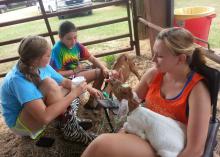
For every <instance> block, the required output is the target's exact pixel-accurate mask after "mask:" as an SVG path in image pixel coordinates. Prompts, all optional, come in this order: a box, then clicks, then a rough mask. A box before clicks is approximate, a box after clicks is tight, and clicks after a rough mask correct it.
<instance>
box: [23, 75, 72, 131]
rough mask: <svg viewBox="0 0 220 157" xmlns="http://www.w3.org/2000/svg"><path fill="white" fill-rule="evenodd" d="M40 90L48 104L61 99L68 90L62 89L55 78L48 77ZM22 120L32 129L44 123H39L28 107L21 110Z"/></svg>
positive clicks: (40, 126)
mask: <svg viewBox="0 0 220 157" xmlns="http://www.w3.org/2000/svg"><path fill="white" fill-rule="evenodd" d="M39 88H40V90H41V91H42V93H43V95H44V102H45V104H46V105H47V106H49V105H52V104H53V103H54V102H56V101H58V100H60V99H61V98H63V97H64V95H65V94H66V93H67V92H68V91H67V90H65V89H62V88H61V87H60V86H59V85H58V84H57V83H56V82H55V81H54V80H53V79H51V78H46V79H45V80H43V81H42V83H41V85H40V87H39ZM20 120H21V121H22V122H23V123H24V125H25V126H26V127H28V128H29V129H30V130H32V131H36V130H39V129H41V128H42V127H43V124H41V123H39V122H38V120H37V119H35V118H34V117H33V116H32V115H31V114H30V113H29V112H28V109H27V108H26V107H24V109H23V110H22V111H21V114H20Z"/></svg>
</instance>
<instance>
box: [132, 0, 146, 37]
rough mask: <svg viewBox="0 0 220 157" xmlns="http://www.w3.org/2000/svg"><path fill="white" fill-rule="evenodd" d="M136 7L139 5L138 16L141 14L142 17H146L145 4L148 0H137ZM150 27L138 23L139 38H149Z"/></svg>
mask: <svg viewBox="0 0 220 157" xmlns="http://www.w3.org/2000/svg"><path fill="white" fill-rule="evenodd" d="M135 1H136V7H137V16H141V17H142V18H144V19H146V16H147V14H146V11H147V10H146V6H145V5H144V3H145V1H146V0H135ZM147 29H148V28H147V27H145V26H144V25H142V24H141V23H138V36H139V39H146V38H148V30H147Z"/></svg>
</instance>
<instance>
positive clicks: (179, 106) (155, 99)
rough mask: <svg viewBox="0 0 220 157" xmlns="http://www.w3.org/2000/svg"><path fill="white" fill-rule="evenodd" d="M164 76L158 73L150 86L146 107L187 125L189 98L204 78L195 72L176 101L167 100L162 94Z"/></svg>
mask: <svg viewBox="0 0 220 157" xmlns="http://www.w3.org/2000/svg"><path fill="white" fill-rule="evenodd" d="M163 75H164V74H162V73H158V74H157V75H156V77H155V79H154V80H153V81H152V82H151V83H150V84H149V90H148V92H147V94H146V97H145V100H146V104H145V106H146V107H147V108H149V109H150V110H152V111H154V112H157V113H159V114H161V115H164V116H167V117H170V118H173V119H175V120H178V121H180V122H182V123H184V124H187V121H188V117H187V116H186V104H187V101H188V96H189V94H190V92H191V90H192V88H193V87H194V86H195V85H196V84H197V83H198V82H199V81H200V80H201V79H203V77H202V76H201V75H200V74H198V73H195V72H193V73H192V74H191V76H190V77H189V78H188V80H187V82H186V83H185V86H184V87H183V89H182V91H181V92H180V94H179V95H178V96H177V97H175V98H174V99H165V98H163V97H162V96H161V93H160V87H161V83H162V80H163Z"/></svg>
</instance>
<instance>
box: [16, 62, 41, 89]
mask: <svg viewBox="0 0 220 157" xmlns="http://www.w3.org/2000/svg"><path fill="white" fill-rule="evenodd" d="M18 67H19V69H20V72H21V73H23V74H24V76H25V78H26V79H27V80H28V81H30V82H33V83H34V84H35V85H36V86H37V87H39V85H40V80H41V79H40V76H39V74H38V73H37V70H36V68H35V67H33V66H30V65H27V64H25V63H24V62H22V61H21V59H20V60H19V61H18Z"/></svg>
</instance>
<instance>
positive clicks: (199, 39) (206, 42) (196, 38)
mask: <svg viewBox="0 0 220 157" xmlns="http://www.w3.org/2000/svg"><path fill="white" fill-rule="evenodd" d="M194 39H195V40H197V41H200V42H203V43H205V44H207V46H208V50H210V44H209V42H208V41H205V40H203V39H201V38H198V37H195V36H194Z"/></svg>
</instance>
